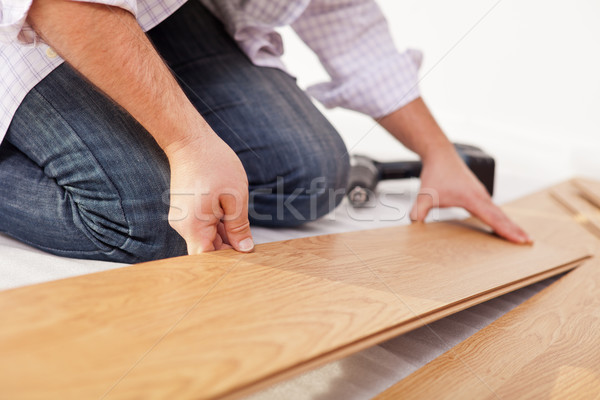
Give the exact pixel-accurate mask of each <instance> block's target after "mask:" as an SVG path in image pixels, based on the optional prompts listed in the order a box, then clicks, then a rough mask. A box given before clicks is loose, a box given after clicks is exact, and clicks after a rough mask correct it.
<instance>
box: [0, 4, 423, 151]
mask: <svg viewBox="0 0 600 400" xmlns="http://www.w3.org/2000/svg"><path fill="white" fill-rule="evenodd" d="M32 1H33V0H0V60H1V62H0V140H1V139H2V138H3V137H4V135H5V133H6V131H7V129H8V126H9V124H10V121H11V120H12V117H13V115H14V113H15V112H16V110H17V108H18V107H19V104H20V103H21V101H23V98H24V97H25V95H26V94H27V93H28V92H29V90H31V89H32V88H33V87H34V86H35V85H36V84H37V83H38V82H40V81H41V80H42V79H43V78H44V77H45V76H46V75H48V74H49V73H50V72H51V71H52V70H53V69H54V68H56V67H57V66H58V65H60V64H61V63H62V62H63V60H62V59H61V58H60V56H58V55H57V54H56V52H55V51H54V50H53V49H52V48H50V47H48V46H47V45H46V44H44V43H43V42H42V41H41V40H40V39H39V37H37V36H36V34H35V32H34V31H33V30H32V29H31V27H30V26H28V24H27V23H26V21H25V20H26V17H27V12H28V11H29V8H30V6H31V3H32ZM79 1H88V2H93V3H102V4H106V5H111V6H117V7H121V8H124V9H126V10H128V11H130V12H131V13H132V14H133V15H135V16H136V18H137V21H138V22H139V24H140V25H141V27H142V28H143V29H144V30H145V31H147V30H149V29H151V28H153V27H154V26H156V25H158V24H159V23H160V22H161V21H162V20H164V19H165V18H167V17H168V16H169V15H171V14H172V13H173V12H175V10H177V9H178V8H179V7H180V6H181V5H182V4H184V3H185V2H186V1H187V0H79ZM200 1H202V2H203V3H204V5H205V6H206V7H208V8H209V9H210V10H211V11H212V12H213V14H215V15H216V16H217V17H218V18H219V19H221V20H222V21H223V23H224V24H225V26H226V28H227V30H228V32H229V33H230V34H231V35H232V36H233V37H234V39H235V40H236V41H237V43H238V44H239V46H240V48H241V49H242V50H243V51H244V52H245V53H246V54H247V55H248V57H249V58H250V60H252V62H253V63H254V64H256V65H260V66H270V67H276V68H281V69H284V70H285V67H284V65H283V63H282V61H281V59H280V56H281V54H283V44H282V40H281V37H280V36H279V34H277V33H276V32H275V30H274V29H275V28H276V27H280V26H285V25H291V26H292V28H293V29H294V30H295V31H296V33H297V34H298V35H299V36H300V38H302V40H304V42H305V43H306V44H307V45H308V46H309V47H310V48H311V49H312V50H313V51H314V52H315V53H316V54H317V55H318V57H319V59H320V61H321V63H322V64H323V66H324V67H325V69H326V70H327V72H328V73H329V75H330V77H331V80H330V81H329V82H324V83H319V84H317V85H313V86H311V87H309V88H308V89H307V92H308V93H309V94H310V95H311V96H313V97H314V98H316V99H317V100H319V101H320V102H321V103H323V104H324V105H325V106H326V107H328V108H332V107H338V106H339V107H345V108H348V109H352V110H356V111H359V112H362V113H365V114H368V115H370V116H372V117H375V118H377V117H380V116H383V115H386V114H389V113H390V112H392V111H394V110H396V109H398V108H400V107H402V106H403V105H405V104H407V103H408V102H410V101H412V100H414V99H415V98H417V97H418V96H419V91H418V85H417V83H418V69H419V66H420V63H421V53H420V52H418V51H416V50H407V51H405V52H403V53H400V52H398V51H397V50H396V48H395V46H394V43H393V41H392V38H391V36H390V34H389V30H388V26H387V22H386V20H385V18H384V16H383V14H382V13H381V10H380V9H379V7H378V6H377V4H376V3H375V2H374V0H200Z"/></svg>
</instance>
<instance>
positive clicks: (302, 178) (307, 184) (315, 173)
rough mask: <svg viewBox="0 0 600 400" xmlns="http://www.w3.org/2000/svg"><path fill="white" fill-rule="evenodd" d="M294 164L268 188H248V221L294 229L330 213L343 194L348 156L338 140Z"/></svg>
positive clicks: (347, 169)
mask: <svg viewBox="0 0 600 400" xmlns="http://www.w3.org/2000/svg"><path fill="white" fill-rule="evenodd" d="M336 135H337V133H336ZM305 154H306V156H305V157H304V158H302V159H300V160H293V161H292V155H290V158H289V159H290V165H289V166H288V167H289V168H287V170H286V173H284V174H280V175H277V176H276V177H274V179H273V181H272V183H271V184H270V185H262V186H261V187H258V188H251V191H250V207H249V217H250V221H251V222H252V223H253V224H256V225H262V226H279V227H294V226H299V225H302V224H304V223H306V222H310V221H314V220H317V219H319V218H321V217H322V216H324V215H326V214H328V213H329V212H331V211H333V210H334V209H335V208H336V207H337V206H338V205H339V204H340V203H341V201H342V200H343V198H344V195H345V193H346V184H347V180H348V172H349V169H350V163H349V156H348V152H347V150H346V147H345V146H344V144H343V142H342V141H341V139H339V141H337V140H335V141H333V144H332V146H330V147H327V148H321V149H319V151H315V149H307V151H306V152H305Z"/></svg>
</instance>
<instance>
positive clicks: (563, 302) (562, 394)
mask: <svg viewBox="0 0 600 400" xmlns="http://www.w3.org/2000/svg"><path fill="white" fill-rule="evenodd" d="M599 331H600V258H597V257H595V258H593V259H591V260H589V261H586V262H585V263H584V264H583V265H582V266H581V267H579V268H577V269H576V270H574V271H572V272H570V273H569V274H567V275H566V276H565V277H563V278H562V279H560V280H559V281H558V282H556V283H554V284H553V285H551V286H549V287H548V288H546V289H545V290H543V291H542V292H540V293H539V294H537V295H536V296H534V297H533V298H531V299H530V300H528V301H526V302H525V303H523V304H521V305H520V306H518V307H517V308H515V309H514V310H512V311H510V312H509V313H507V314H506V315H504V316H503V317H501V318H500V319H498V320H497V321H495V322H494V323H492V324H491V325H489V326H488V327H486V328H484V329H482V330H481V331H479V332H478V333H476V334H475V335H473V336H471V337H470V338H468V339H467V340H465V341H464V342H462V343H461V344H459V345H457V346H455V347H454V348H453V349H451V350H449V351H448V352H446V353H445V354H443V355H442V356H440V357H438V358H437V359H435V360H434V361H432V362H431V363H429V364H427V365H426V366H424V367H423V368H421V369H419V370H418V371H416V372H415V373H413V374H412V375H410V376H408V377H407V378H405V379H403V380H402V381H400V382H399V383H398V384H396V385H394V386H392V387H391V388H390V389H388V390H387V391H385V392H384V393H382V394H381V395H379V396H378V397H376V399H378V400H386V399H398V398H402V399H467V398H469V399H498V398H500V399H597V398H598V397H599V396H600V335H599V334H598V332H599Z"/></svg>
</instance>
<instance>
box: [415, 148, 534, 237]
mask: <svg viewBox="0 0 600 400" xmlns="http://www.w3.org/2000/svg"><path fill="white" fill-rule="evenodd" d="M432 207H462V208H464V209H466V210H467V211H469V212H470V213H471V214H473V215H474V216H476V217H477V218H479V219H480V220H482V221H483V222H485V223H486V224H488V225H489V226H491V227H492V228H493V229H494V231H495V232H496V233H497V234H498V235H500V236H502V237H504V238H506V239H508V240H510V241H511V242H514V243H531V239H530V238H529V236H528V235H527V234H526V233H525V232H524V231H523V230H522V229H521V228H519V226H518V225H516V224H515V223H514V222H512V221H511V220H510V219H509V218H508V217H507V216H506V214H504V213H503V212H502V210H501V209H500V208H499V207H498V206H496V205H495V204H494V203H492V199H491V197H490V195H489V194H488V192H487V190H486V189H485V187H484V186H483V184H482V183H481V182H479V180H478V179H477V178H476V177H475V175H474V174H473V173H472V172H471V170H469V168H467V166H466V165H465V163H464V162H463V160H462V159H461V158H460V157H459V156H458V154H457V153H456V151H455V150H454V147H451V148H447V149H443V150H441V151H439V152H437V153H436V155H435V156H433V157H431V158H428V159H427V161H426V162H423V169H422V172H421V189H420V190H419V194H418V196H417V200H416V202H415V205H414V207H413V209H412V211H411V213H410V219H411V220H413V221H418V222H423V221H424V220H425V217H426V216H427V214H428V213H429V210H431V208H432Z"/></svg>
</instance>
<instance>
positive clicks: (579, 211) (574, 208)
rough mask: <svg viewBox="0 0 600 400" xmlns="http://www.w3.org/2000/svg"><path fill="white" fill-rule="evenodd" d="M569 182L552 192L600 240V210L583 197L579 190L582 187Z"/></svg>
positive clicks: (576, 219)
mask: <svg viewBox="0 0 600 400" xmlns="http://www.w3.org/2000/svg"><path fill="white" fill-rule="evenodd" d="M575 182H578V181H573V182H572V183H571V182H569V183H567V184H564V185H560V186H558V187H556V188H553V189H552V190H551V191H550V194H551V195H552V197H554V198H555V199H556V200H557V201H558V202H559V203H560V204H562V205H563V206H564V207H565V208H566V209H567V210H568V211H569V212H571V214H572V215H573V219H574V220H575V221H576V222H578V223H580V224H582V225H583V226H585V227H586V228H587V229H588V230H589V231H590V232H591V233H593V234H594V235H596V236H597V237H598V238H600V208H597V207H596V206H594V205H593V204H592V203H590V202H589V201H588V200H586V198H585V197H583V196H581V191H580V190H579V188H580V186H581V185H578V184H575Z"/></svg>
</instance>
